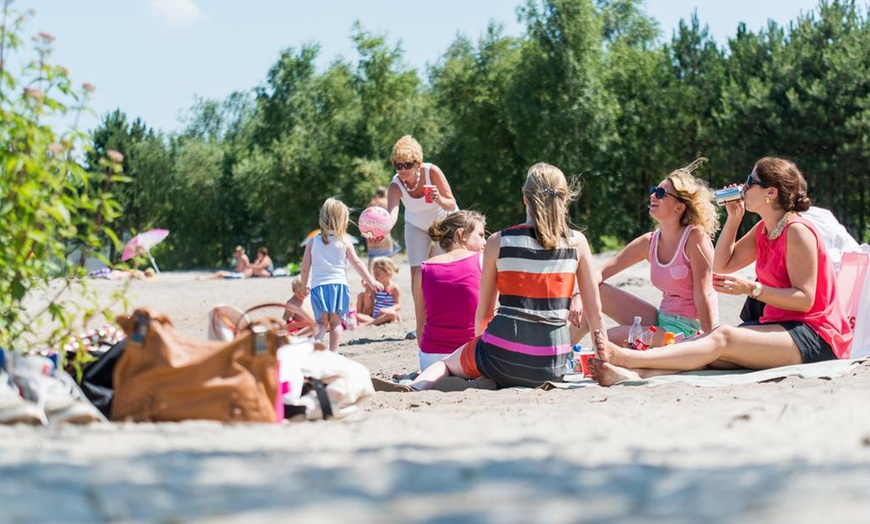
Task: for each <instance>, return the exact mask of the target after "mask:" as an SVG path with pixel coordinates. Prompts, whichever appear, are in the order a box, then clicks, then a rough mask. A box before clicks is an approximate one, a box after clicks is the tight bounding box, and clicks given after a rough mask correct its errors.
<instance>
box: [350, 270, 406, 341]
mask: <svg viewBox="0 0 870 524" xmlns="http://www.w3.org/2000/svg"><path fill="white" fill-rule="evenodd" d="M397 271H399V266H397V265H396V263H395V262H393V259H391V258H389V257H378V258H376V259H375V260H374V263H373V264H372V274H373V275H374V277H375V280H377V281H378V282H380V283H381V285H382V286H383V287H384V289H383V290H380V291H379V290H376V289H372V288H369V287H366V289H365V291H363V292H362V293H360V294H359V296H358V297H357V310H356V317H357V322H359V325H360V326H379V325H381V324H387V323H389V322H401V321H402V314H401V310H402V290H401V289H400V288H399V285H398V284H396V282H395V281H394V280H393V275H394V274H395V273H396V272H397Z"/></svg>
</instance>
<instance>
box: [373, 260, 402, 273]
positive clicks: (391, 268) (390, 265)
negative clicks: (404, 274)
mask: <svg viewBox="0 0 870 524" xmlns="http://www.w3.org/2000/svg"><path fill="white" fill-rule="evenodd" d="M375 269H380V270H381V271H384V272H386V273H389V274H390V275H395V274H396V273H397V272H398V271H399V266H397V265H396V263H395V262H393V259H392V258H390V257H377V258H376V259H374V260H373V261H372V271H374V270H375Z"/></svg>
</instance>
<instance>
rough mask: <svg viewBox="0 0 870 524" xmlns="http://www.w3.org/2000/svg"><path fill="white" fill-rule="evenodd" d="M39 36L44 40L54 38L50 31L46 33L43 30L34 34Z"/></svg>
mask: <svg viewBox="0 0 870 524" xmlns="http://www.w3.org/2000/svg"><path fill="white" fill-rule="evenodd" d="M36 36H38V37H39V38H41V39H42V40H43V41H44V42H54V41H55V40H56V38H55V37H54V35H52V34H51V33H46V32H45V31H40V32H39V33H37V34H36Z"/></svg>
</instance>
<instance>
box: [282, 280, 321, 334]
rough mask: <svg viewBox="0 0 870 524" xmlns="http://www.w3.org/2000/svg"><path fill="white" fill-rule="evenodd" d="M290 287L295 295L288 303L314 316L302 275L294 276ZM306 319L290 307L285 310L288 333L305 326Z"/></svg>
mask: <svg viewBox="0 0 870 524" xmlns="http://www.w3.org/2000/svg"><path fill="white" fill-rule="evenodd" d="M290 288H291V289H292V290H293V296H292V297H290V300H288V301H287V305H288V306H296V307H297V308H299V309H301V310H302V311H303V312H305V313H308V314H309V315H311V316H312V317H313V316H314V314H313V312H312V311H311V305H310V304H309V303H308V301H307V299H306V298H305V285H304V284H303V283H302V277H301V276H299V275H296V276H295V277H293V280H291V281H290ZM304 320H305V319H304V318H303V317H302V316H301V315H299V314H298V313H293V312H292V311H290V310H289V309H286V310H284V321H285V322H286V323H287V332H288V333H295V332H296V331H299V330H300V329H302V328H303V327H304V326H303V325H302V323H303V322H304Z"/></svg>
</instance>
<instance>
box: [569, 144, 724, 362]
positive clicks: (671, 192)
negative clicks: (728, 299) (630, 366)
mask: <svg viewBox="0 0 870 524" xmlns="http://www.w3.org/2000/svg"><path fill="white" fill-rule="evenodd" d="M704 161H706V159H705V158H699V159H698V160H695V161H694V162H692V163H691V164H689V165H688V166H686V167H683V168H680V169H677V170H675V171H673V172H671V173H670V174H669V175H668V176H667V177H665V179H664V180H662V182H661V183H660V184H659V185H658V186H654V187H651V188H650V193H649V214H650V216H651V217H652V218H653V219H654V220H655V221H656V222H657V224H658V227H657V228H656V230H655V231H653V232H651V233H645V234H643V235H641V236H639V237H638V238H636V239H634V240H632V241H631V242H630V243H629V244H628V245H627V246H625V248H623V249H622V250H621V251H620V252H619V253H617V254H616V255H615V256H614V257H613V258H611V259H610V260H608V261H607V262H605V263H604V265H603V266H601V268H600V269H599V272H600V280H599V281H600V282H601V284H600V285H599V288H598V290H599V293H600V294H601V304H602V307H603V312H604V314H605V315H607V316H609V317H610V318H612V319H613V320H615V321H616V322H617V323H618V324H619V326H617V327H615V328H611V329H609V330H608V331H607V334H608V338H609V339H610V340H615V341H616V342H621V341H624V340H626V339H627V338H628V330H629V328H630V327H631V324H632V323H633V322H634V317H635V316H639V317H640V318H641V322H642V324H643V327H644V329H645V330H646V329H647V328H648V327H649V326H657V327H658V328H660V329H658V330H657V331H656V333H655V335H654V337H653V339H652V345H653V346H658V345H661V342H662V338H663V337H664V332H665V331H670V332H673V333H682V334H683V335H686V336H691V335H694V334H696V333H697V332H698V331H699V330H701V331H705V332H706V331H710V330H711V329H713V327H715V326H716V325H717V324H719V302H718V299H717V296H716V293H715V292H714V291H713V285H712V273H713V271H712V268H711V267H710V263H709V262H708V260H712V258H713V242H712V240H711V237H712V236H713V235H714V234H715V233H716V231H717V230H718V229H719V217H718V212H717V210H716V206H715V205H714V204H713V202H712V196H713V195H712V193H711V191H710V189H709V188H708V187H707V185H706V184H705V183H704V181H703V180H701V179H699V178H697V177H695V176H694V175H693V174H692V173H693V172H694V170H695V169H697V168H698V167H699V166H700V165H701V164H702V163H703V162H704ZM644 260H646V261H648V262H649V264H650V280H651V281H652V284H653V285H654V286H655V287H656V288H658V289H659V290H661V292H662V301H661V304H660V305H659V307H658V308H656V306H654V305H653V304H650V303H649V302H646V301H645V300H643V299H641V298H639V297H637V296H635V295H632V294H630V293H628V292H626V291H623V290H622V289H619V288H617V287H615V286H612V285H610V284H607V283H605V281H606V280H607V279H609V278H610V277H612V276H614V275H616V274H618V273H620V272H621V271H623V270H625V269H627V268H629V267H631V266H633V265H635V264H637V263H639V262H643V261H644ZM571 309H572V315H571V317H569V318H570V320H571V321H572V323H573V324H574V325H575V326H576V327H577V328H576V329H574V330H573V336H572V337H571V338H572V341H577V340H579V339H580V338H582V337H583V335H585V334H586V333H587V332H588V328H587V327H586V325H585V322H583V320H582V316H581V314H580V309H581V308H580V304H579V300H577V297H576V296H575V299H574V300H573V301H572V308H571Z"/></svg>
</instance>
